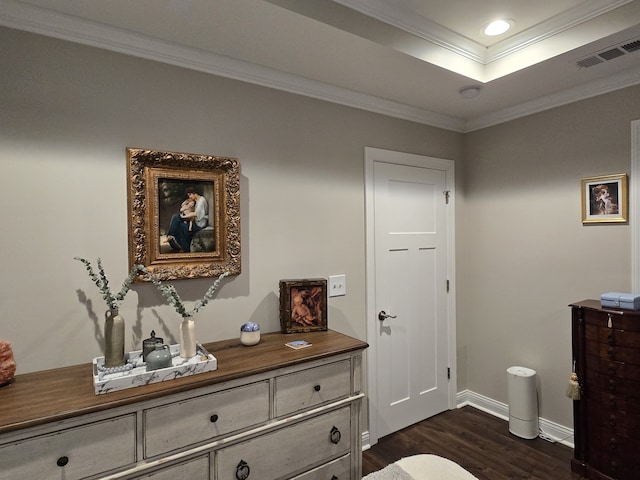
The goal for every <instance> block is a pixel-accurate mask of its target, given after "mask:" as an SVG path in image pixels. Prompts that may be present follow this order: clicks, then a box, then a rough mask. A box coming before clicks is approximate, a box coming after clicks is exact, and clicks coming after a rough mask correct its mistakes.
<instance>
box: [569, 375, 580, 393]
mask: <svg viewBox="0 0 640 480" xmlns="http://www.w3.org/2000/svg"><path fill="white" fill-rule="evenodd" d="M567 397H569V398H570V399H571V400H580V384H579V383H578V375H576V374H575V373H572V374H571V376H570V377H569V385H568V386H567Z"/></svg>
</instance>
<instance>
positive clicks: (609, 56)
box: [598, 48, 624, 60]
mask: <svg viewBox="0 0 640 480" xmlns="http://www.w3.org/2000/svg"><path fill="white" fill-rule="evenodd" d="M598 55H599V56H600V57H602V58H604V59H605V60H613V59H614V58H618V57H621V56H622V55H624V52H623V51H622V50H620V49H619V48H612V49H611V50H607V51H606V52H600V53H599V54H598Z"/></svg>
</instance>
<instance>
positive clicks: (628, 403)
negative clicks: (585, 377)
mask: <svg viewBox="0 0 640 480" xmlns="http://www.w3.org/2000/svg"><path fill="white" fill-rule="evenodd" d="M585 391H586V395H585V401H587V402H588V403H591V402H595V403H599V404H600V405H602V406H603V407H604V406H608V407H609V408H611V410H612V411H620V412H627V413H633V414H640V398H638V397H637V396H630V395H619V394H614V393H608V392H600V391H598V389H596V388H593V389H591V388H589V386H588V385H587V388H586V389H585Z"/></svg>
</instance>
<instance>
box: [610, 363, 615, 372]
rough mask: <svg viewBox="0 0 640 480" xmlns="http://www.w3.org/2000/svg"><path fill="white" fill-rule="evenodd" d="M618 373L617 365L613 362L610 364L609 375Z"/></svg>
mask: <svg viewBox="0 0 640 480" xmlns="http://www.w3.org/2000/svg"><path fill="white" fill-rule="evenodd" d="M615 374H616V366H615V365H614V364H613V363H610V364H609V375H615Z"/></svg>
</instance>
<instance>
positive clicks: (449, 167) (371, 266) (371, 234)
mask: <svg viewBox="0 0 640 480" xmlns="http://www.w3.org/2000/svg"><path fill="white" fill-rule="evenodd" d="M375 161H380V162H385V163H393V164H397V165H407V166H414V167H423V168H431V169H434V170H443V171H445V176H446V188H447V190H448V191H449V192H450V193H449V208H448V209H447V278H448V280H449V295H448V296H447V314H448V315H447V316H448V318H447V324H448V326H449V327H448V328H449V330H448V332H447V336H448V340H449V341H448V343H449V345H448V347H449V358H448V364H449V368H450V369H451V379H450V381H449V385H448V389H447V395H448V405H449V408H450V409H454V408H456V404H457V398H456V396H457V370H458V369H457V362H456V352H457V348H456V288H455V286H456V282H455V198H456V196H455V171H454V162H453V160H445V159H442V158H435V157H427V156H424V155H415V154H411V153H403V152H395V151H392V150H382V149H379V148H372V147H365V149H364V170H365V176H364V178H365V236H366V241H365V262H366V287H365V291H366V293H365V295H366V316H367V320H366V327H367V342H368V343H369V348H368V349H367V351H366V358H367V385H368V386H367V391H368V392H369V395H368V401H369V402H368V407H369V408H368V411H369V439H368V440H369V442H368V443H369V444H370V445H374V444H376V443H378V418H377V411H378V409H377V391H378V380H377V375H376V372H375V368H373V366H374V365H375V364H376V362H375V361H373V360H372V359H375V358H376V355H377V353H378V352H377V351H376V338H375V335H374V332H375V331H376V321H377V320H376V315H375V314H376V304H375V248H374V247H375V246H374V238H375V229H374V208H373V205H374V178H373V164H374V162H375Z"/></svg>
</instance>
